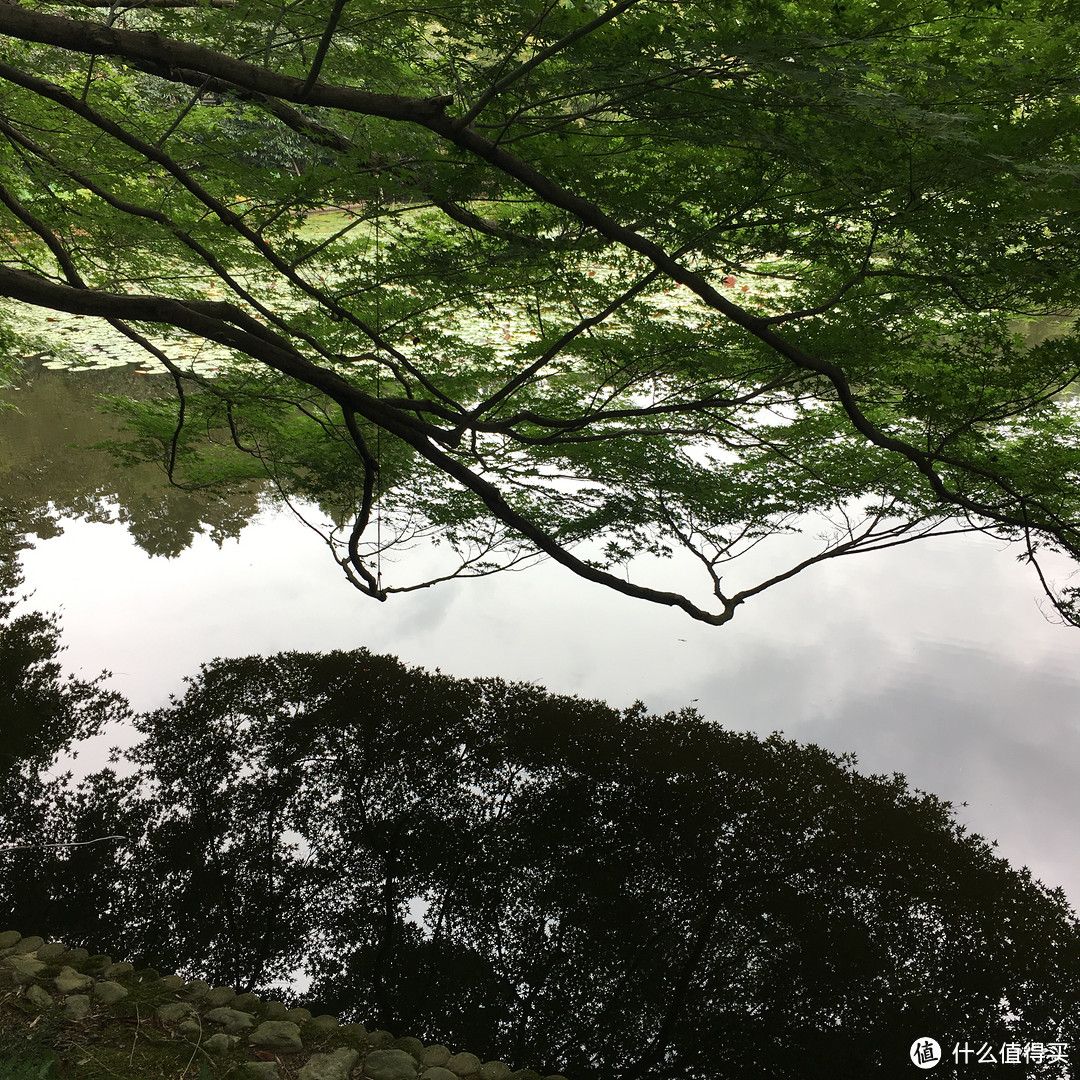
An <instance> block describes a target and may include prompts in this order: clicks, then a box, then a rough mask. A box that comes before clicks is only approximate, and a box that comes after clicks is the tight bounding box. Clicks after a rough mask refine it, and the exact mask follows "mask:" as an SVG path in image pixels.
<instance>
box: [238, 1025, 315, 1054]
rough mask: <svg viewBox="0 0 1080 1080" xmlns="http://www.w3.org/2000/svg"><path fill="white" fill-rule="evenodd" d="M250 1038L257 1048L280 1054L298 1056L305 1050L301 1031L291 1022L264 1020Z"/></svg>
mask: <svg viewBox="0 0 1080 1080" xmlns="http://www.w3.org/2000/svg"><path fill="white" fill-rule="evenodd" d="M248 1038H249V1039H250V1040H251V1042H253V1043H254V1044H255V1045H256V1046H261V1047H263V1048H264V1049H266V1050H274V1051H277V1052H278V1053H284V1054H296V1053H299V1052H300V1051H301V1050H302V1049H303V1048H304V1044H303V1043H302V1042H301V1041H300V1029H299V1028H298V1027H297V1026H296V1024H294V1023H292V1022H291V1021H289V1020H264V1021H263V1022H262V1023H261V1024H260V1025H259V1026H258V1027H257V1028H256V1029H255V1030H254V1031H253V1032H252V1033H251V1034H250V1035H249V1036H248Z"/></svg>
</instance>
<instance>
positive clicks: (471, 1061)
mask: <svg viewBox="0 0 1080 1080" xmlns="http://www.w3.org/2000/svg"><path fill="white" fill-rule="evenodd" d="M446 1067H447V1068H448V1069H449V1070H450V1071H451V1072H452V1073H457V1074H458V1076H469V1075H471V1074H472V1073H474V1072H479V1071H480V1059H479V1058H478V1057H477V1056H476V1055H475V1054H468V1053H465V1054H455V1055H454V1056H453V1057H452V1058H451V1059H450V1060H449V1061H448V1062H447V1063H446Z"/></svg>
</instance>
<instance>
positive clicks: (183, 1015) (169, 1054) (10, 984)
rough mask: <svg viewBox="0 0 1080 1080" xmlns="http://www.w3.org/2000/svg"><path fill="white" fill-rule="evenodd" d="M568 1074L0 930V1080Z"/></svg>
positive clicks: (555, 1079)
mask: <svg viewBox="0 0 1080 1080" xmlns="http://www.w3.org/2000/svg"><path fill="white" fill-rule="evenodd" d="M49 1078H62V1080H151V1078H152V1080H225V1078H230V1080H565V1078H563V1077H559V1076H549V1077H547V1078H544V1077H542V1075H541V1074H540V1073H538V1072H535V1071H533V1070H531V1069H519V1070H516V1071H515V1070H513V1069H512V1068H511V1067H510V1066H509V1065H507V1064H505V1063H503V1062H500V1061H487V1062H481V1061H480V1059H479V1058H478V1057H476V1055H474V1054H471V1053H469V1052H467V1051H464V1052H456V1053H455V1052H453V1050H452V1049H451V1048H449V1047H446V1046H443V1045H441V1044H433V1045H426V1044H425V1043H423V1042H421V1041H420V1040H419V1039H416V1038H412V1037H408V1036H407V1037H404V1038H395V1037H394V1036H393V1035H392V1034H391V1033H390V1032H388V1031H383V1030H374V1031H368V1029H367V1028H366V1027H365V1026H364V1025H363V1024H356V1023H347V1024H341V1023H339V1022H338V1020H337V1018H336V1017H333V1016H326V1015H323V1016H312V1014H311V1012H310V1011H309V1010H307V1009H304V1008H292V1009H290V1008H287V1007H286V1006H285V1004H283V1003H282V1002H280V1001H263V1000H262V999H260V998H259V997H258V996H257V995H256V994H250V993H248V994H237V992H236V991H235V990H234V989H232V988H231V987H224V986H219V987H211V986H210V985H209V984H208V983H206V982H204V981H202V980H200V979H195V980H186V979H184V978H182V977H181V976H179V975H164V976H163V975H161V974H159V973H158V972H157V971H154V970H153V969H151V968H146V969H143V970H141V971H137V970H135V968H134V967H133V966H132V965H131V964H127V963H114V961H113V960H112V958H111V957H108V956H100V955H99V956H92V955H91V954H90V953H89V951H88V950H86V949H69V948H67V947H66V946H65V945H64V944H62V943H61V942H46V941H45V940H44V939H43V938H40V937H23V936H22V935H21V934H20V933H18V932H17V931H14V930H9V931H5V932H3V933H0V1080H49Z"/></svg>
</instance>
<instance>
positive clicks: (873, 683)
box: [0, 369, 1080, 905]
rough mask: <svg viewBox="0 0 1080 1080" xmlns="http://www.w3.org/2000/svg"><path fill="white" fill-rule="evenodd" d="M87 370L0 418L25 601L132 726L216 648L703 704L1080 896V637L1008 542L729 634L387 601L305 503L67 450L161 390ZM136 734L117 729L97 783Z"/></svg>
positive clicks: (439, 590) (516, 600) (738, 624)
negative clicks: (231, 494) (56, 627)
mask: <svg viewBox="0 0 1080 1080" xmlns="http://www.w3.org/2000/svg"><path fill="white" fill-rule="evenodd" d="M90 377H91V376H90V375H88V374H81V375H72V374H67V373H59V372H43V373H41V376H40V378H39V379H38V381H37V382H36V383H35V384H34V385H33V386H32V387H29V388H26V389H24V390H22V391H19V392H17V393H14V392H13V393H12V394H11V395H10V400H12V401H16V402H18V403H19V404H20V406H21V410H22V411H21V413H20V414H13V413H0V451H2V453H0V462H2V463H3V464H2V465H0V468H3V469H4V472H3V474H2V480H3V485H4V487H3V489H2V490H0V494H2V498H3V503H4V505H7V506H9V507H11V506H14V507H15V508H16V509H17V510H19V508H21V510H20V511H19V512H21V513H23V514H24V515H26V516H27V520H28V521H29V520H30V519H31V518H33V517H34V515H35V514H37V516H38V519H41V516H42V511H41V510H40V508H41V507H45V506H47V505H49V504H50V500H51V506H52V507H53V512H54V516H55V517H56V518H57V520H56V521H55V522H54V523H53V524H52V525H47V526H42V525H41V522H40V520H39V523H38V532H39V536H38V538H36V539H35V540H34V547H33V549H32V550H27V551H25V552H24V553H23V554H22V565H23V569H24V572H25V579H26V586H27V588H28V589H30V590H33V601H32V603H33V605H34V606H37V607H40V608H42V609H45V610H55V611H59V612H60V613H61V615H62V626H63V632H64V640H65V643H66V644H67V646H68V650H67V652H66V653H65V655H64V661H65V663H66V665H67V666H68V667H69V669H70V670H71V671H74V672H78V673H79V674H81V675H83V676H91V675H93V674H95V673H96V672H97V671H99V670H101V669H103V668H105V669H108V670H110V671H111V672H113V676H112V685H114V686H115V687H116V688H117V689H118V690H120V691H122V692H123V693H124V694H125V695H127V697H128V698H129V699H130V701H131V703H132V705H133V707H134V708H135V709H137V710H142V709H149V708H153V707H156V706H158V705H161V704H163V703H165V702H166V701H167V699H168V696H169V695H170V694H172V693H177V692H179V691H180V689H181V687H182V679H183V676H184V675H186V674H189V673H191V672H193V671H194V670H195V669H196V668H197V667H198V665H199V664H200V663H202V662H204V661H207V660H210V659H211V658H213V657H216V656H241V655H246V654H251V653H262V654H269V653H273V652H277V651H279V650H329V649H334V648H338V649H352V648H357V647H359V646H366V647H367V648H369V649H371V650H372V651H374V652H380V653H392V654H395V655H397V656H398V657H400V658H401V659H402V660H403V661H405V662H408V663H410V664H419V665H423V666H425V667H428V668H431V669H434V668H440V669H441V670H442V671H443V672H446V673H450V674H455V675H469V676H472V675H499V676H501V677H503V678H505V679H515V680H525V681H529V682H534V683H537V684H540V685H543V686H545V687H547V688H548V689H549V690H552V691H555V692H559V693H569V694H578V695H582V696H586V697H592V698H600V699H603V700H605V701H608V702H610V703H611V704H613V705H615V706H617V707H622V706H625V705H628V704H630V703H631V702H633V701H634V700H641V701H643V702H644V703H645V704H646V706H647V707H648V709H649V710H650V711H653V712H664V711H666V710H669V709H678V708H681V707H683V706H685V705H689V704H693V706H694V707H695V708H696V709H698V711H699V712H700V713H701V714H702V715H703V716H704V717H706V718H707V719H708V720H711V721H715V722H717V723H720V724H722V725H724V726H725V727H727V728H730V729H735V730H750V731H754V732H757V733H760V734H767V733H769V732H771V731H774V730H782V731H784V732H785V733H786V734H787V735H788V736H789V737H792V738H795V739H798V740H801V741H806V742H815V743H818V744H820V745H823V746H825V747H827V748H830V749H832V750H835V751H837V752H847V751H854V752H855V753H856V754H857V755H858V758H859V763H860V768H861V769H863V770H864V771H869V772H885V773H893V772H901V773H904V774H905V775H906V776H907V777H908V778H909V780H910V781H911V783H912V784H913V785H914V786H916V787H919V788H922V789H925V790H928V791H931V792H933V793H935V794H937V795H939V796H940V797H942V798H944V799H948V800H951V801H953V802H954V803H955V804H957V806H958V813H959V816H960V819H961V820H962V821H963V822H964V823H966V824H968V825H969V826H970V827H971V829H973V830H974V831H977V832H979V833H982V834H983V835H985V836H987V837H988V838H991V839H995V840H997V841H998V842H999V843H1000V851H1001V853H1002V854H1003V855H1004V856H1006V857H1007V858H1008V859H1009V860H1010V861H1012V862H1013V863H1014V865H1017V866H1019V865H1027V866H1029V867H1030V868H1031V869H1032V871H1033V873H1034V874H1035V876H1036V877H1039V878H1041V879H1042V880H1043V881H1045V882H1046V883H1047V884H1049V885H1051V886H1057V885H1060V886H1063V887H1064V888H1065V889H1066V891H1067V893H1068V895H1069V897H1070V899H1071V901H1072V903H1073V904H1074V905H1076V904H1077V902H1078V901H1080V846H1078V845H1077V844H1076V843H1075V836H1076V833H1077V828H1078V826H1080V785H1078V784H1077V783H1076V777H1077V775H1078V774H1080V665H1078V663H1077V660H1078V658H1080V635H1078V634H1077V632H1076V631H1075V630H1069V629H1066V628H1064V627H1062V626H1060V625H1056V624H1054V623H1052V622H1050V621H1048V620H1047V618H1045V617H1044V614H1043V611H1042V608H1043V607H1045V606H1046V605H1045V604H1043V605H1040V603H1039V594H1038V589H1037V582H1036V580H1035V578H1034V576H1033V574H1032V573H1031V572H1030V570H1028V569H1027V568H1026V567H1024V566H1021V565H1019V564H1018V563H1017V562H1016V560H1015V557H1014V552H1013V551H1011V550H1006V549H1003V548H1002V547H1001V545H999V544H997V543H995V542H993V541H991V540H989V539H987V538H984V537H979V536H974V537H970V536H969V537H954V538H944V539H939V540H931V541H927V542H924V543H921V544H917V545H913V546H910V547H907V548H899V549H896V550H893V551H886V552H880V553H873V554H868V555H864V556H860V557H858V558H851V559H840V560H832V561H831V562H829V563H827V564H825V565H823V566H820V567H816V568H814V569H812V570H810V571H809V572H807V573H805V574H803V575H802V576H801V577H799V578H796V579H795V580H793V581H791V582H789V583H788V584H786V585H785V586H782V587H780V588H778V589H775V590H773V591H772V592H771V593H769V594H766V595H764V596H761V597H758V598H756V599H755V600H754V601H752V602H751V603H748V604H747V605H745V606H744V608H743V609H741V610H740V612H739V614H738V616H737V617H736V619H735V620H734V622H733V623H731V624H730V625H728V626H726V627H722V628H719V629H716V628H709V627H703V626H700V625H698V624H695V623H693V622H692V621H690V620H689V619H687V618H686V617H685V616H681V615H679V614H677V613H675V612H672V611H667V610H660V609H657V608H656V607H653V606H650V605H646V604H644V603H641V602H636V601H633V600H631V599H629V598H626V597H622V596H618V595H615V594H612V593H609V592H607V591H606V590H604V589H602V588H600V587H598V586H594V585H591V584H588V583H585V582H581V581H578V580H577V579H576V578H574V577H573V576H572V575H570V574H568V573H567V572H565V571H563V570H562V569H561V568H559V567H556V566H553V565H539V566H536V567H533V568H530V569H528V570H526V571H524V572H520V573H512V574H505V575H502V576H499V577H495V578H491V579H483V580H478V581H472V582H463V583H457V584H455V583H448V584H444V585H441V586H438V587H436V588H433V589H429V590H425V591H423V592H418V593H414V594H409V595H404V596H400V597H395V598H392V599H391V600H390V602H388V603H386V604H377V603H374V602H372V601H370V600H367V599H365V598H363V597H361V596H360V595H358V594H357V593H356V592H354V591H353V590H352V589H351V588H349V587H348V585H347V584H346V582H345V580H344V578H343V577H342V575H341V572H340V569H339V568H338V567H336V565H335V564H334V563H333V562H332V561H331V559H330V558H329V556H328V553H327V550H326V547H325V544H324V543H323V541H322V540H321V539H320V538H319V537H318V536H317V535H315V534H314V533H312V532H311V531H310V530H309V529H307V528H306V527H305V526H304V525H303V524H302V523H300V522H299V521H298V520H297V519H296V518H295V517H293V516H292V515H291V514H289V513H288V512H287V511H282V510H280V509H275V508H271V507H265V506H264V507H263V508H262V509H258V499H257V497H255V496H252V497H250V498H249V499H248V500H247V502H246V504H245V505H243V506H242V507H241V508H240V509H238V510H229V509H228V508H220V507H219V508H217V509H216V510H213V511H209V512H208V511H206V509H205V508H201V509H200V508H199V507H198V506H196V505H195V504H193V503H192V502H191V500H190V498H189V497H185V496H175V497H173V496H169V495H168V494H167V493H165V492H164V491H163V489H162V488H161V487H160V486H159V485H158V481H157V479H156V478H149V477H148V476H147V475H145V474H140V473H134V474H133V473H120V474H119V476H117V475H116V474H114V472H113V471H112V470H111V469H110V467H109V465H108V464H107V462H106V461H105V460H104V457H103V455H100V454H85V453H81V452H76V451H73V450H71V449H70V445H71V444H72V443H78V444H81V445H86V444H87V443H91V442H94V441H95V440H96V439H99V438H102V437H104V436H105V434H107V432H108V422H107V421H104V420H102V419H101V418H88V416H87V413H86V409H85V395H86V393H87V387H88V386H90V385H92V386H93V387H94V392H103V391H104V392H108V391H116V390H117V389H120V390H127V391H128V392H130V387H132V386H136V385H138V384H139V383H140V379H141V380H142V382H146V381H147V380H146V377H145V376H136V375H134V374H133V373H132V372H131V369H119V370H117V371H112V372H108V373H103V374H100V375H97V376H93V377H95V378H101V379H104V380H106V381H105V382H103V383H102V384H101V385H100V386H99V385H98V384H91V383H88V382H87V381H86V380H88V379H89V378H90ZM108 380H112V381H108ZM103 425H104V426H103ZM35 508H38V509H35ZM57 508H59V509H57ZM44 513H45V516H48V514H49V512H48V511H44ZM200 513H202V516H203V520H204V521H205V520H206V519H208V518H209V519H213V522H214V524H213V525H212V526H200V524H199V514H200ZM215 515H216V516H215ZM249 517H250V521H249V523H248V524H243V522H244V520H245V519H247V518H249ZM200 528H203V529H205V531H203V532H199V531H198V530H199V529H200ZM51 533H56V535H50V534H51ZM133 533H134V534H136V535H138V536H139V537H140V539H141V543H142V544H143V547H140V546H138V545H137V544H136V543H135V542H134V540H133V539H132V534H133ZM189 541H190V542H189ZM145 548H149V549H150V550H153V551H158V552H160V553H161V554H156V555H149V554H147V551H146V550H144V549H145ZM417 557H419V558H422V557H423V555H422V553H421V554H419V555H418V556H417ZM129 738H130V737H129ZM124 739H125V736H124V734H123V733H111V735H110V736H109V737H108V738H106V739H103V740H100V741H99V749H98V752H96V754H84V755H83V756H82V757H80V759H79V764H80V767H81V768H83V769H89V768H92V767H95V766H96V765H98V764H100V763H101V761H102V760H103V755H104V747H105V746H106V745H108V744H109V743H115V742H118V741H119V742H122V741H124ZM962 803H967V805H966V806H960V804H962Z"/></svg>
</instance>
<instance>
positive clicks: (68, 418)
mask: <svg viewBox="0 0 1080 1080" xmlns="http://www.w3.org/2000/svg"><path fill="white" fill-rule="evenodd" d="M167 392H168V388H167V387H166V386H165V385H164V384H163V383H162V382H160V381H159V380H156V379H152V378H148V377H146V376H143V375H141V374H139V373H138V372H137V371H136V369H134V368H132V367H130V366H128V367H122V368H112V369H106V370H101V371H87V372H83V373H81V374H80V375H78V376H73V375H71V374H69V373H67V372H50V371H45V370H37V371H32V372H30V377H29V378H28V379H27V381H26V383H25V384H24V386H23V387H22V388H21V389H20V390H11V389H9V390H7V391H5V392H4V393H3V395H2V398H0V402H4V403H7V404H9V405H12V406H14V408H9V409H6V410H5V411H4V412H3V423H2V424H0V507H3V509H4V513H5V516H6V517H7V519H8V521H9V522H10V523H11V524H13V526H14V527H15V529H16V531H18V532H20V533H23V534H24V535H27V536H37V537H39V538H41V539H47V538H49V537H52V536H55V535H57V534H58V533H59V532H61V531H62V530H63V524H62V523H63V521H64V520H72V519H74V520H84V521H108V522H111V521H115V522H117V523H118V524H121V525H123V526H124V527H125V528H126V529H127V531H128V532H129V533H130V535H131V536H132V537H133V538H134V539H135V541H136V543H138V545H139V546H140V547H141V548H142V549H143V550H144V551H146V552H147V553H148V554H151V555H160V556H164V557H167V558H173V557H175V556H177V555H179V554H180V552H182V551H184V550H185V549H187V548H188V547H189V546H190V545H191V542H192V540H193V539H194V537H195V536H197V535H200V534H203V533H205V534H207V535H209V536H210V537H211V538H212V539H213V540H214V541H215V542H216V543H219V544H220V543H221V542H222V541H223V540H224V539H226V538H229V537H234V536H238V535H239V533H240V530H241V529H243V527H244V525H245V524H247V522H248V521H249V520H250V519H251V518H252V516H253V515H254V514H255V513H257V512H258V509H259V507H260V505H261V504H262V503H263V502H264V501H265V500H262V499H261V498H260V494H259V491H258V489H256V488H253V487H248V488H244V487H238V488H236V489H234V490H233V491H230V493H229V497H228V498H227V499H226V498H221V497H220V496H218V495H216V494H214V493H211V492H190V491H181V490H179V489H177V488H170V487H169V486H168V485H167V484H165V483H164V476H163V473H162V470H161V468H160V467H158V466H156V465H154V464H152V463H143V464H137V465H132V466H130V467H125V468H117V467H116V463H115V462H114V460H113V457H112V456H111V455H110V454H108V453H106V452H105V451H103V450H100V449H93V447H95V446H97V445H98V444H101V443H104V442H106V441H109V440H117V439H118V438H122V427H121V423H120V421H119V419H118V418H117V417H115V416H113V415H111V414H110V413H107V412H105V411H103V408H102V406H103V404H104V400H105V398H107V397H109V396H118V395H124V396H127V397H133V398H136V399H139V400H142V399H145V398H147V397H153V396H158V395H160V394H162V393H167Z"/></svg>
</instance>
